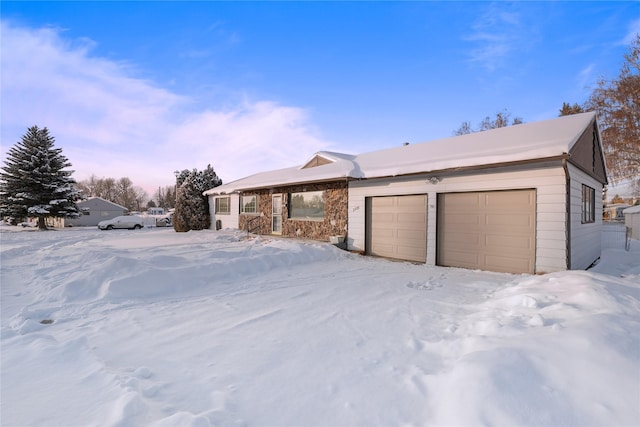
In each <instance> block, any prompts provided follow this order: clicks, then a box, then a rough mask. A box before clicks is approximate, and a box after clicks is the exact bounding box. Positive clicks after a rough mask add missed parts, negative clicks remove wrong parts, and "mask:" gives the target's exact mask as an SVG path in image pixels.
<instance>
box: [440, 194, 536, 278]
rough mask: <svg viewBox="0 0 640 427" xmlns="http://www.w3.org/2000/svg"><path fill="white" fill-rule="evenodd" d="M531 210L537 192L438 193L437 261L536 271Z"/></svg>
mask: <svg viewBox="0 0 640 427" xmlns="http://www.w3.org/2000/svg"><path fill="white" fill-rule="evenodd" d="M535 212H536V193H535V190H514V191H487V192H473V193H447V194H438V220H437V222H438V234H437V241H438V243H437V247H438V248H437V263H438V265H443V266H448V267H463V268H472V269H480V270H489V271H498V272H505V273H534V269H535V229H536V213H535Z"/></svg>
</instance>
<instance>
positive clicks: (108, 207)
mask: <svg viewBox="0 0 640 427" xmlns="http://www.w3.org/2000/svg"><path fill="white" fill-rule="evenodd" d="M76 205H77V206H78V210H79V211H80V216H79V217H78V218H65V222H64V223H65V226H67V227H83V226H97V225H98V223H99V222H100V221H104V220H107V219H112V218H115V217H117V216H120V215H126V214H127V212H128V209H127V208H125V207H124V206H120V205H119V204H117V203H113V202H110V201H108V200H105V199H103V198H100V197H92V198H90V199H87V200H82V201H80V202H78V203H76Z"/></svg>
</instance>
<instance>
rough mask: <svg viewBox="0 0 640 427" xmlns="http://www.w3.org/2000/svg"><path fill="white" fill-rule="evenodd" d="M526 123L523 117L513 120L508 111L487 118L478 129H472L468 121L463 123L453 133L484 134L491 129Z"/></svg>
mask: <svg viewBox="0 0 640 427" xmlns="http://www.w3.org/2000/svg"><path fill="white" fill-rule="evenodd" d="M522 123H524V121H523V120H522V118H521V117H517V116H516V117H514V118H513V119H511V113H510V112H509V111H507V110H506V109H505V110H503V111H499V112H497V113H496V115H495V118H491V117H490V116H487V117H485V118H484V119H483V120H482V121H481V122H480V125H479V126H478V128H477V129H475V130H474V129H473V128H472V127H471V123H470V122H468V121H466V122H462V124H461V125H460V127H459V128H458V129H456V130H455V131H453V134H454V135H466V134H469V133H473V132H482V131H485V130H490V129H497V128H503V127H506V126H513V125H519V124H522Z"/></svg>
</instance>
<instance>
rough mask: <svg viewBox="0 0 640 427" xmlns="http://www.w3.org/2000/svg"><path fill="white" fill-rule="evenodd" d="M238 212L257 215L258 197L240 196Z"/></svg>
mask: <svg viewBox="0 0 640 427" xmlns="http://www.w3.org/2000/svg"><path fill="white" fill-rule="evenodd" d="M240 212H241V213H244V214H257V213H258V196H255V195H254V196H242V199H241V200H240Z"/></svg>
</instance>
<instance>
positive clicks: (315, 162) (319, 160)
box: [300, 154, 333, 169]
mask: <svg viewBox="0 0 640 427" xmlns="http://www.w3.org/2000/svg"><path fill="white" fill-rule="evenodd" d="M329 163H333V161H331V160H329V159H327V158H326V157H322V156H320V155H319V154H316V155H315V156H313V158H312V159H311V160H309V161H308V162H307V163H305V164H304V166H302V167H301V168H300V169H309V168H315V167H316V166H322V165H328V164H329Z"/></svg>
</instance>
